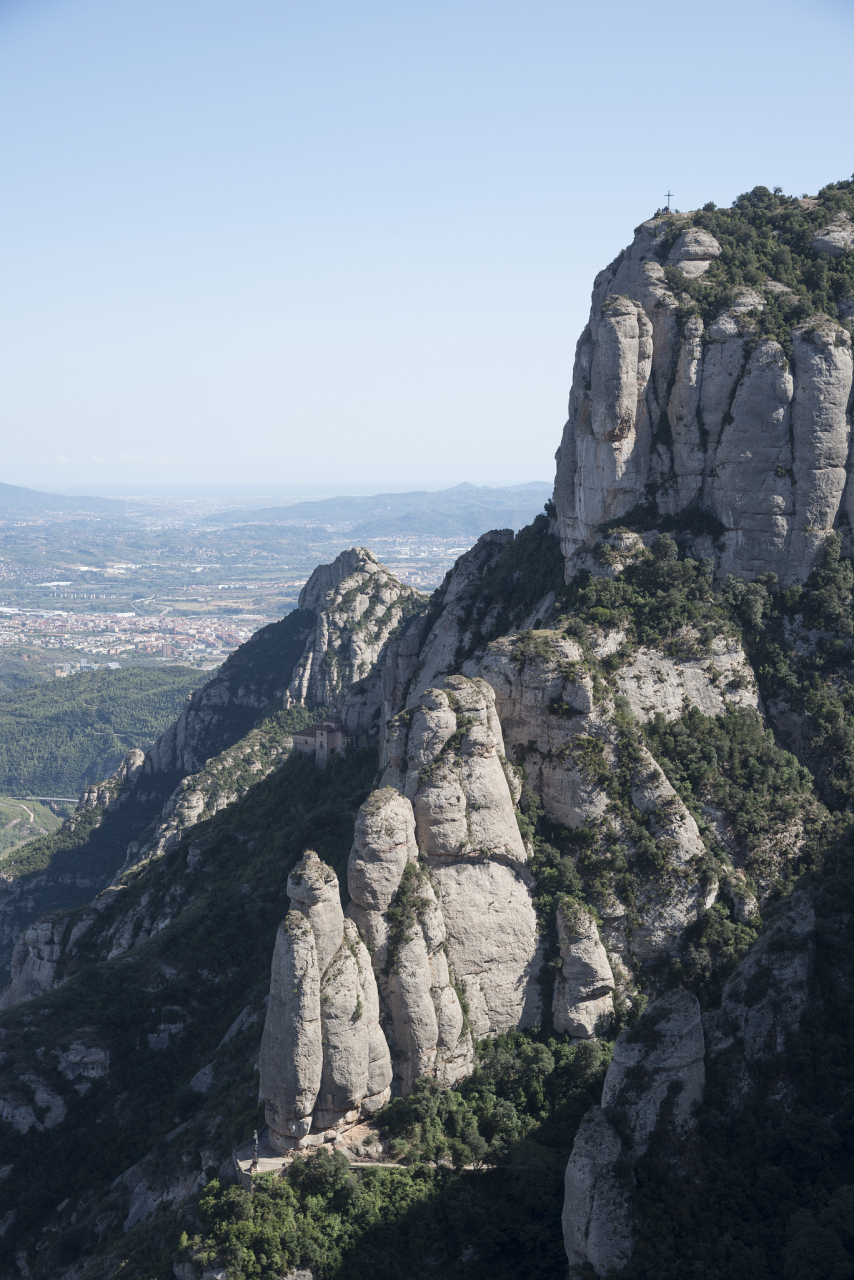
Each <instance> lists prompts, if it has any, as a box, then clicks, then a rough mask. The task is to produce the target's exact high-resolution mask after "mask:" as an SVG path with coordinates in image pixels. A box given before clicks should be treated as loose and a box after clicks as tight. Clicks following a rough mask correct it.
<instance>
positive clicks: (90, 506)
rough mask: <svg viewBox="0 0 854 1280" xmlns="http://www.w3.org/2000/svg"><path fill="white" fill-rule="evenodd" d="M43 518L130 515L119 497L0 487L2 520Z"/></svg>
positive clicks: (18, 486)
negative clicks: (51, 516)
mask: <svg viewBox="0 0 854 1280" xmlns="http://www.w3.org/2000/svg"><path fill="white" fill-rule="evenodd" d="M42 515H53V516H80V515H88V516H91V515H98V516H113V517H115V518H117V519H123V518H125V517H126V515H127V503H125V502H121V501H120V500H119V499H117V498H93V497H85V496H84V497H68V496H67V495H66V494H63V493H40V492H39V490H37V489H25V488H22V487H21V486H20V485H17V484H0V520H14V519H20V518H22V517H27V516H42Z"/></svg>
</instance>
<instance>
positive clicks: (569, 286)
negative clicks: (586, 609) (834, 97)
mask: <svg viewBox="0 0 854 1280" xmlns="http://www.w3.org/2000/svg"><path fill="white" fill-rule="evenodd" d="M795 32H796V33H797V37H796V38H793V33H795ZM852 36H854V14H852V12H851V9H850V7H849V6H844V5H842V4H840V3H838V0H815V3H814V4H813V5H812V6H811V8H810V10H809V13H808V14H807V12H806V11H805V10H804V8H803V6H802V5H799V4H798V5H796V4H795V3H794V0H778V2H777V3H773V4H772V3H771V0H753V2H752V3H748V4H743V3H736V2H735V0H722V2H721V3H720V4H719V5H718V6H717V8H716V9H714V10H700V9H693V10H692V9H690V8H689V9H686V8H685V7H684V6H682V5H678V4H676V3H675V0H657V2H656V3H653V4H651V5H646V6H642V7H638V6H636V5H633V4H630V3H629V2H628V0H615V3H614V4H612V5H609V6H599V7H596V6H590V5H581V4H579V3H570V4H567V3H566V2H565V0H533V3H531V4H528V5H525V6H520V5H517V4H512V3H509V2H508V0H490V3H486V0H456V2H455V3H454V4H450V3H449V2H448V0H439V2H438V3H437V4H435V5H432V6H429V7H426V8H425V7H423V6H422V7H416V6H411V5H410V6H407V5H403V6H401V5H394V4H391V3H390V2H389V0H365V2H364V3H363V4H361V5H359V6H355V7H354V6H352V5H347V4H344V3H343V2H342V0H325V2H322V3H319V4H316V5H312V6H297V5H293V4H282V3H280V2H279V0H242V2H241V3H240V4H238V3H237V2H236V0H204V2H203V0H168V2H167V0H148V3H146V4H142V3H141V0H126V3H124V4H121V5H116V4H113V3H110V2H109V0H27V3H23V0H6V2H5V3H0V113H2V118H3V120H4V129H3V131H2V134H0V165H2V172H3V176H4V193H5V194H4V200H3V202H2V204H0V280H2V288H1V289H0V361H2V377H0V429H2V430H0V478H2V479H3V480H5V481H7V482H8V483H12V484H19V485H23V486H26V487H29V488H34V489H38V488H43V489H48V488H50V489H52V490H55V491H60V492H61V491H66V492H68V491H70V490H71V489H72V488H73V489H74V490H76V491H77V492H86V491H88V492H93V493H94V492H96V491H97V492H106V491H117V489H118V488H119V487H120V486H122V485H133V486H136V485H141V486H143V487H146V486H150V485H152V484H166V483H168V484H171V483H177V484H184V483H199V484H221V483H225V484H240V485H243V484H249V485H252V484H255V483H258V482H259V478H260V479H261V482H262V483H264V484H265V485H270V486H271V487H274V488H283V489H286V488H287V487H288V486H291V487H292V486H294V485H299V486H306V489H305V491H306V492H308V491H309V490H312V491H323V492H329V491H332V492H336V491H338V492H343V491H344V490H345V487H347V488H350V487H353V488H355V489H357V490H359V491H362V492H365V493H371V492H373V493H376V492H381V491H383V490H386V491H391V490H397V491H403V490H405V489H406V488H408V487H409V486H410V485H411V484H412V481H411V479H410V477H411V476H413V475H417V476H418V481H417V484H418V485H419V486H420V487H435V488H445V487H450V486H452V485H453V484H455V483H458V482H459V481H460V480H462V479H464V478H469V479H471V480H472V482H474V481H477V483H479V484H487V485H490V486H493V487H501V486H504V485H508V484H512V483H514V481H515V478H516V476H517V475H518V473H519V472H520V471H522V473H523V474H525V475H543V476H545V477H546V479H550V478H551V476H552V474H553V457H554V452H555V449H556V447H557V445H558V443H559V441H560V435H561V429H562V426H563V422H564V418H565V416H566V400H567V393H568V390H569V386H570V383H571V379H572V363H573V354H574V349H575V344H576V341H577V338H578V336H579V334H580V332H581V330H582V328H583V325H584V323H585V321H586V317H587V311H588V306H589V297H590V289H591V286H592V282H593V278H594V276H595V275H596V273H597V272H598V271H599V270H601V269H602V268H603V267H604V266H605V265H606V264H607V263H608V262H610V261H611V260H612V259H613V258H614V257H615V256H616V254H617V253H618V252H619V251H620V250H621V249H622V248H623V247H624V245H625V244H626V243H627V241H628V240H630V238H631V235H632V229H633V228H634V227H635V226H636V225H637V223H639V222H640V221H641V220H643V219H645V218H647V217H649V216H650V215H651V214H653V213H654V212H655V210H656V209H657V208H658V207H660V206H661V205H662V204H663V203H664V201H665V193H666V192H667V191H668V190H671V191H672V192H673V193H674V199H673V204H674V206H675V207H676V208H681V209H691V208H696V207H698V206H700V205H702V204H704V203H705V202H707V201H709V200H714V201H715V202H716V203H717V204H720V205H727V204H729V203H730V202H731V201H732V200H733V199H734V198H735V197H736V196H737V195H738V194H739V193H740V192H742V191H744V190H748V189H750V188H752V187H753V186H755V185H757V184H764V185H766V186H769V187H770V186H774V185H780V186H782V187H783V189H784V190H785V191H787V192H792V193H794V194H796V195H800V194H801V193H802V192H814V191H816V190H817V189H818V188H819V187H820V186H822V185H823V184H824V183H826V182H828V181H833V180H835V179H838V178H842V177H847V176H848V175H849V173H850V171H851V169H852V167H854V162H852V158H851V154H850V147H849V145H848V142H847V138H846V136H845V133H844V130H841V129H835V128H832V127H829V126H828V127H825V128H817V127H816V125H815V122H814V120H813V113H811V112H810V111H808V110H805V109H804V110H800V111H798V110H796V109H794V107H795V104H796V103H797V102H801V103H807V102H814V101H823V100H824V99H825V98H826V95H827V85H828V84H843V83H845V80H844V75H845V73H846V72H847V69H848V68H847V55H848V50H849V49H850V48H851V42H852ZM757 67H759V71H757ZM763 69H764V70H763ZM775 122H776V127H775ZM757 138H761V146H760V145H758V144H757Z"/></svg>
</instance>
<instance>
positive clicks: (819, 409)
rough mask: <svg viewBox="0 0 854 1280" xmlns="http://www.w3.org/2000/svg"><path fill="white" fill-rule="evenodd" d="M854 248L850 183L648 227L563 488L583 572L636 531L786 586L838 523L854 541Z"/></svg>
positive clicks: (601, 306) (586, 345) (603, 281)
mask: <svg viewBox="0 0 854 1280" xmlns="http://www.w3.org/2000/svg"><path fill="white" fill-rule="evenodd" d="M852 247H854V182H851V181H844V182H839V183H831V184H830V185H828V186H827V187H824V188H823V189H822V190H821V191H820V192H819V194H818V196H817V197H805V198H803V199H797V198H795V197H792V196H784V195H782V194H781V193H780V191H779V189H775V190H774V191H773V192H772V191H769V190H768V188H767V187H755V188H754V189H753V191H751V192H749V193H747V194H745V195H741V196H739V197H738V199H737V200H736V201H734V203H733V205H732V207H731V208H730V209H717V208H715V206H714V205H713V204H707V205H705V206H704V207H703V208H702V209H701V210H697V211H694V212H691V213H667V212H665V213H664V214H658V215H656V216H655V217H654V218H651V219H650V220H649V221H647V222H644V223H642V224H641V225H640V226H639V227H638V228H637V229H636V231H635V236H634V240H633V241H632V243H631V244H630V245H629V246H628V248H626V249H625V250H624V251H623V252H621V253H620V254H619V255H618V256H617V257H616V258H615V259H614V261H613V262H612V263H611V264H610V266H608V267H606V268H605V270H604V271H602V272H600V273H599V275H598V276H597V277H596V280H595V282H594V286H593V297H592V305H591V309H590V320H589V322H588V324H587V326H586V327H585V329H584V332H583V333H582V335H581V337H580V339H579V342H578V347H577V350H576V357H575V368H574V376H573V382H572V391H571V393H570V398H569V417H568V421H567V423H566V426H565V428H564V432H563V439H562V442H561V445H560V448H559V449H558V452H557V455H556V458H557V474H556V479H555V493H554V500H555V505H556V510H557V523H558V530H559V533H560V538H561V544H562V548H563V552H564V555H565V558H566V566H567V568H566V573H567V581H569V579H570V578H571V577H572V575H573V574H574V573H575V572H576V570H577V569H578V568H580V567H582V566H584V565H587V564H588V563H589V561H590V552H591V551H592V550H593V549H594V548H595V546H596V544H597V543H598V542H600V540H601V539H602V538H603V537H605V538H607V537H608V535H609V534H610V533H612V532H613V531H614V529H615V528H617V527H619V526H623V527H624V528H625V529H627V530H630V531H635V532H638V533H643V532H644V531H645V530H651V529H659V530H669V531H672V532H675V533H677V534H681V535H682V536H683V539H685V540H687V541H688V542H689V544H690V548H689V549H690V550H691V551H692V554H694V555H696V556H700V557H705V556H714V557H715V560H716V565H717V568H718V571H719V572H720V573H722V574H726V573H736V574H738V575H739V576H741V577H744V578H753V577H756V576H757V575H758V574H762V573H767V572H774V573H776V574H777V575H778V576H779V578H780V580H781V581H782V582H784V583H790V582H795V581H800V580H802V579H804V578H805V577H806V576H807V575H808V573H809V572H810V570H811V569H812V567H813V565H814V564H815V563H816V562H817V560H819V559H820V557H821V551H822V548H823V546H824V543H825V542H826V541H827V538H828V536H829V535H830V533H831V532H832V531H833V530H834V529H837V530H838V531H839V532H840V533H842V534H843V535H844V538H845V541H846V544H850V542H851V536H852V535H851V519H852V514H854V481H852V479H851V471H852V459H851V453H850V428H849V419H848V412H849V408H850V404H851V396H852V373H853V372H854V365H852V353H851V319H852V316H854V253H852V252H851V250H852ZM620 536H622V537H623V543H622V544H621V546H622V550H623V551H625V550H626V548H627V546H628V543H626V542H625V536H624V535H620ZM612 541H613V539H612ZM612 551H613V548H612ZM600 554H601V553H600Z"/></svg>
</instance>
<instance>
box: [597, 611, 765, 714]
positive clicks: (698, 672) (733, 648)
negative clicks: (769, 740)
mask: <svg viewBox="0 0 854 1280" xmlns="http://www.w3.org/2000/svg"><path fill="white" fill-rule="evenodd" d="M698 640H699V636H697V634H696V633H691V632H688V631H686V634H685V635H684V637H683V647H684V648H685V649H686V650H688V649H690V648H692V647H693V648H695V650H696V652H695V653H694V654H689V653H686V655H685V656H684V657H678V658H677V657H674V656H673V655H672V654H671V653H663V652H662V651H661V650H660V649H653V648H650V647H649V646H648V645H641V646H640V647H639V648H638V649H637V650H636V651H635V652H634V653H633V654H632V656H631V657H630V659H629V660H628V661H627V662H626V663H625V665H624V666H622V667H620V668H619V669H618V670H617V671H616V672H615V679H616V682H617V687H618V688H619V690H620V693H621V694H623V696H624V697H626V698H628V700H629V705H630V706H631V709H632V712H633V713H634V715H636V716H637V718H638V719H639V720H644V721H646V720H651V719H652V718H653V716H654V715H655V714H656V713H658V712H660V713H661V714H662V715H664V716H665V717H666V718H667V719H668V720H675V719H676V718H677V717H678V716H681V715H683V714H684V711H685V705H686V703H687V704H688V705H689V706H693V707H697V709H698V710H699V711H702V713H703V715H704V716H719V715H722V714H723V712H724V711H726V709H727V707H738V708H742V707H744V708H750V709H751V710H753V711H756V712H759V710H760V706H761V704H760V698H759V690H758V688H757V685H756V676H755V675H754V673H753V669H752V667H751V666H750V663H749V662H748V660H747V655H746V654H745V652H744V650H743V649H742V647H741V645H740V644H739V643H738V641H737V640H735V639H729V638H727V637H725V636H716V637H715V639H714V640H713V642H712V648H711V652H704V651H703V650H702V649H701V648H700V646H699V644H698Z"/></svg>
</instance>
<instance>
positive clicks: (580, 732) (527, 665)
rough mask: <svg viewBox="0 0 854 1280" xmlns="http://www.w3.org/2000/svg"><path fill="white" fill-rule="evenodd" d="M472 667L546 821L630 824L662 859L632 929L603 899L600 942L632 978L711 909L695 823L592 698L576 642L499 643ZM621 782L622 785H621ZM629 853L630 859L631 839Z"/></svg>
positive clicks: (647, 874)
mask: <svg viewBox="0 0 854 1280" xmlns="http://www.w3.org/2000/svg"><path fill="white" fill-rule="evenodd" d="M477 667H478V670H479V671H480V673H481V674H482V676H483V678H484V680H485V681H487V682H488V683H489V685H490V687H491V688H492V689H493V690H494V693H495V709H496V712H497V714H498V718H499V720H500V722H501V728H502V731H503V735H504V741H505V743H506V750H507V754H508V756H509V757H510V758H511V759H517V760H519V761H520V762H521V761H524V769H525V773H526V776H527V780H528V785H529V786H530V787H531V788H532V789H533V790H534V791H535V792H536V793H537V795H538V796H539V797H540V798H541V800H542V803H543V808H544V810H545V813H546V816H547V817H548V818H550V819H552V820H553V821H554V822H559V823H561V824H562V825H563V826H566V827H569V828H578V827H582V826H587V827H590V828H592V829H594V830H600V829H601V826H602V822H603V820H604V819H605V817H606V815H609V816H611V821H612V822H614V823H615V824H616V826H617V828H618V829H619V828H620V827H621V826H622V827H623V828H624V829H625V827H626V824H627V822H628V821H631V822H632V823H634V824H636V825H637V826H638V827H643V828H644V829H645V830H646V831H647V832H648V833H649V834H650V835H651V836H652V837H653V839H654V840H655V841H656V843H657V845H658V847H659V849H660V850H661V852H662V854H663V855H664V856H663V858H662V859H661V865H660V866H659V868H657V869H656V870H655V871H654V872H653V871H651V870H649V869H646V870H644V869H642V868H639V869H638V871H637V873H636V880H637V888H636V898H637V907H636V912H637V916H638V921H637V923H636V925H635V926H634V927H633V928H630V927H629V911H628V907H627V904H626V903H625V902H624V901H623V900H622V899H621V897H620V895H619V893H618V892H616V891H609V892H608V893H603V894H602V895H600V897H599V900H598V901H597V903H596V906H597V910H598V912H599V915H600V917H601V919H602V938H603V940H604V941H605V942H606V944H607V946H608V948H609V950H610V951H611V953H612V954H613V955H614V956H616V957H618V958H619V959H620V961H621V962H622V964H623V966H624V967H625V969H626V970H628V971H631V970H632V969H633V968H634V967H635V966H636V965H637V964H638V963H640V964H645V963H646V962H648V961H650V960H652V959H654V958H655V957H656V956H659V955H661V954H666V953H668V952H669V953H674V952H676V951H678V949H679V948H680V946H681V944H682V939H683V937H684V932H685V929H686V928H687V927H688V925H690V924H692V923H693V922H694V921H695V920H696V919H697V918H698V916H699V915H700V914H701V912H702V911H703V910H704V909H705V907H706V905H707V898H708V894H707V892H706V890H705V889H704V886H703V883H702V875H701V870H700V868H701V864H702V861H703V859H704V855H705V847H704V845H703V841H702V839H701V837H700V833H699V831H698V829H697V824H696V822H695V821H694V819H693V817H692V816H691V814H690V813H689V812H688V810H687V809H686V808H685V805H684V804H683V803H682V801H681V800H680V799H679V797H678V796H677V795H676V793H675V791H674V789H673V787H672V786H671V785H670V783H669V782H668V781H667V779H666V778H665V776H664V773H663V772H662V770H661V769H660V767H659V766H658V764H656V762H655V761H654V760H653V758H652V756H651V755H650V754H649V752H648V751H647V749H646V747H644V746H643V744H642V743H640V742H636V741H635V739H634V738H633V737H632V736H631V733H630V730H629V729H628V727H626V726H620V725H619V724H618V723H617V721H616V719H615V713H614V707H613V704H612V702H611V701H610V699H608V698H607V697H605V696H604V694H603V693H602V692H600V694H599V699H598V701H597V700H596V699H595V698H594V686H593V679H592V676H591V674H590V672H589V671H588V670H587V668H586V664H585V662H584V660H583V656H582V653H581V650H580V648H579V646H578V645H577V643H576V642H575V641H574V640H572V639H569V638H568V637H566V636H564V635H563V634H561V633H559V632H552V631H535V632H528V633H523V634H520V635H517V636H505V637H502V638H501V639H500V640H496V641H494V642H493V643H492V644H491V645H490V646H489V648H488V649H487V652H486V654H485V655H484V657H483V659H482V660H481V661H480V662H479V663H478V664H477ZM625 756H630V757H631V768H630V770H628V771H621V770H620V769H619V768H618V765H619V763H620V760H621V759H622V758H624V757H625ZM627 773H628V777H627V776H626V774H627ZM618 777H622V778H623V779H624V781H623V782H620V783H618V781H617V779H618ZM621 787H622V788H623V791H622V792H621V791H620V788H621ZM620 812H623V813H624V814H625V818H621V817H620V816H619V814H620ZM626 847H627V848H628V849H629V850H630V853H631V849H632V837H631V836H630V835H629V834H628V833H627V834H626ZM631 857H632V860H634V855H633V854H631Z"/></svg>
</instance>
